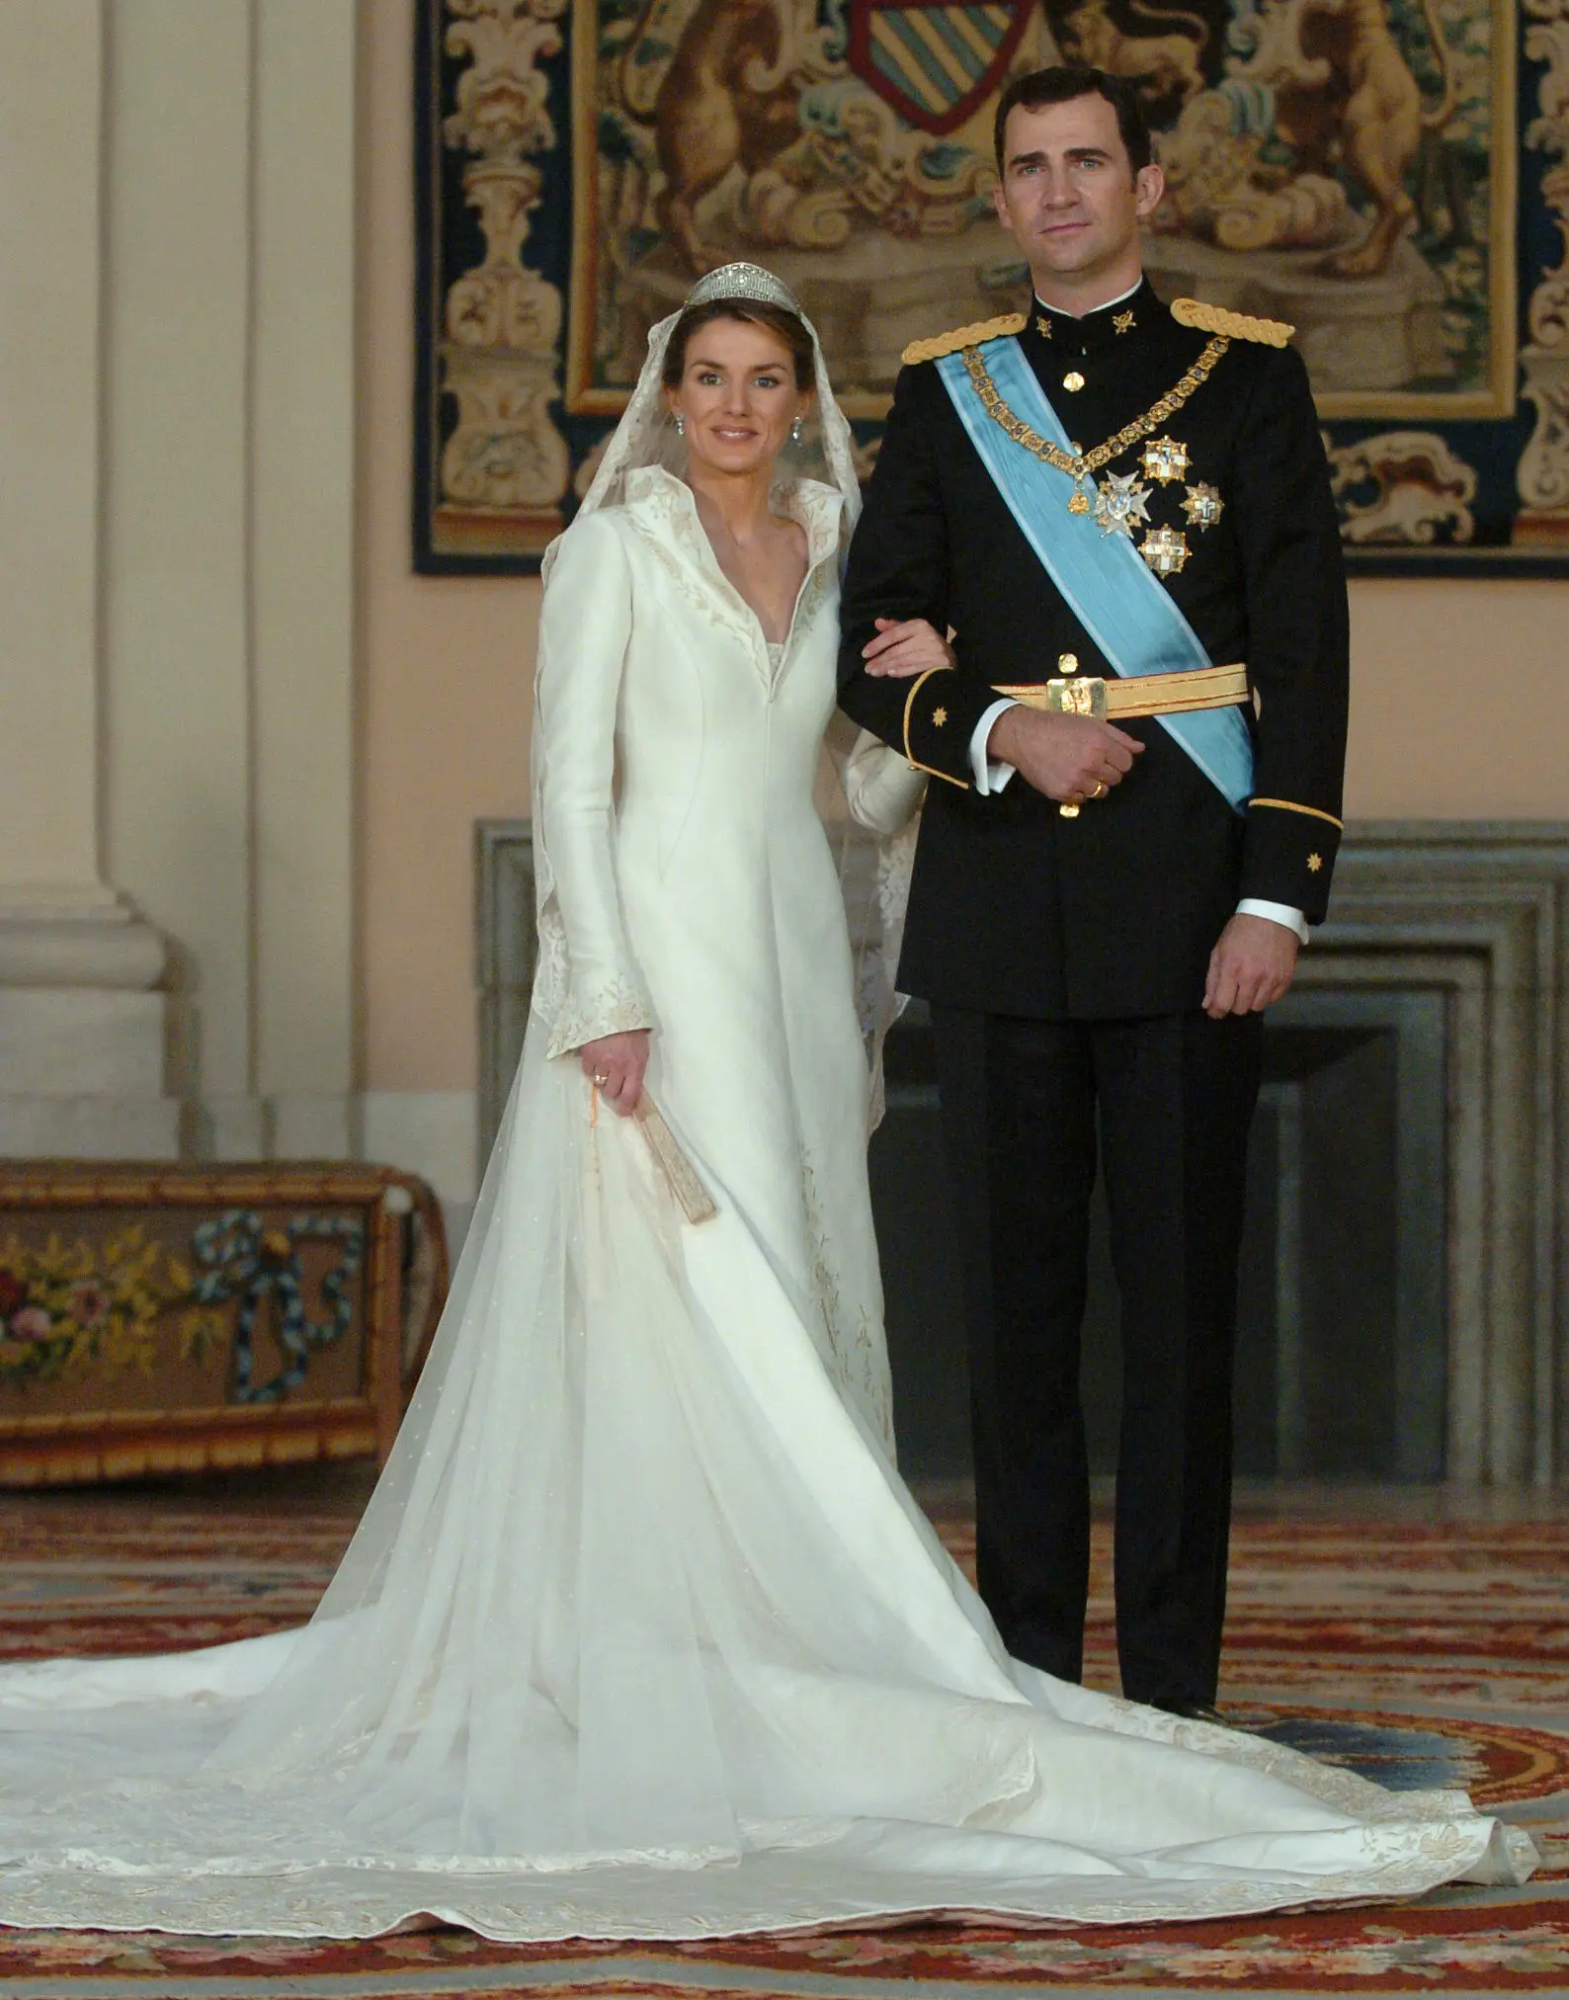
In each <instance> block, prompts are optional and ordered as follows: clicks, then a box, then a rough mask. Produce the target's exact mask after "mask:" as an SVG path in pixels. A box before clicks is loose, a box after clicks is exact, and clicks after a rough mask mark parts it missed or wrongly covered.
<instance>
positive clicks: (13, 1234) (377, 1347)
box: [0, 1161, 447, 1486]
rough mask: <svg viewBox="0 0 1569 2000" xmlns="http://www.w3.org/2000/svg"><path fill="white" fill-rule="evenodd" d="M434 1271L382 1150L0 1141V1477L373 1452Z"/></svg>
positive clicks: (422, 1347)
mask: <svg viewBox="0 0 1569 2000" xmlns="http://www.w3.org/2000/svg"><path fill="white" fill-rule="evenodd" d="M446 1286H447V1250H446V1238H445V1233H444V1231H443V1228H442V1220H441V1209H440V1206H439V1204H438V1203H437V1201H436V1198H435V1196H434V1194H433V1193H432V1191H431V1190H430V1188H429V1187H427V1186H426V1184H425V1183H424V1182H423V1181H420V1180H417V1179H416V1178H414V1176H412V1175H410V1174H404V1173H399V1172H397V1171H395V1170H394V1169H392V1168H388V1167H373V1166H362V1165H355V1164H348V1163H341V1164H340V1163H336V1162H322V1163H312V1162H307V1163H300V1164H277V1163H273V1162H268V1163H266V1164H264V1165H257V1166H213V1167H162V1166H154V1167H149V1166H147V1165H145V1164H141V1163H136V1164H124V1165H121V1164H99V1163H96V1162H92V1163H79V1162H74V1161H73V1162H64V1161H28V1162H26V1163H22V1162H5V1163H0V1485H8V1486H37V1485H56V1484H67V1483H71V1482H75V1481H86V1480H100V1479H116V1478H130V1477H135V1476H138V1475H141V1474H144V1473H160V1472H195V1471H201V1470H203V1469H206V1468H209V1467H230V1466H253V1465H265V1464H279V1463H284V1462H287V1461H290V1460H299V1459H312V1458H358V1457H370V1456H374V1457H376V1458H377V1459H378V1460H384V1459H385V1458H386V1455H387V1453H388V1451H389V1450H390V1449H391V1447H392V1440H393V1438H394V1437H395V1435H396V1434H397V1428H398V1423H399V1420H400V1418H401V1416H402V1413H403V1409H404V1406H405V1404H406V1402H407V1399H408V1394H409V1392H410V1390H411V1389H412V1387H413V1383H414V1380H415V1378H416V1377H417V1375H418V1373H419V1369H420V1367H421V1365H422V1364H423V1362H424V1358H425V1351H426V1348H427V1346H428V1344H429V1340H430V1336H431V1333H432V1332H433V1330H434V1326H435V1322H436V1319H437V1317H438V1315H439V1313H440V1309H441V1305H442V1301H443V1299H444V1298H445V1295H446Z"/></svg>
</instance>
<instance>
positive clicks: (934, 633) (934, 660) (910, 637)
mask: <svg viewBox="0 0 1569 2000" xmlns="http://www.w3.org/2000/svg"><path fill="white" fill-rule="evenodd" d="M861 658H862V659H863V660H864V661H865V662H866V671H867V672H868V673H869V674H875V675H877V676H879V677H883V676H887V677H888V678H891V679H896V680H907V679H909V678H910V677H911V676H913V675H915V674H929V673H930V672H931V671H932V669H933V668H934V667H951V666H952V665H953V648H952V646H950V645H949V644H948V641H947V640H946V639H945V638H944V637H943V636H942V634H941V633H940V632H939V631H938V630H937V628H936V626H935V625H930V624H928V623H927V621H926V620H925V619H924V618H879V619H878V620H877V637H876V638H875V639H869V640H868V641H867V642H866V644H865V645H864V646H863V647H862V648H861Z"/></svg>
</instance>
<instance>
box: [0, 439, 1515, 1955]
mask: <svg viewBox="0 0 1569 2000" xmlns="http://www.w3.org/2000/svg"><path fill="white" fill-rule="evenodd" d="M628 494H629V501H628V505H627V506H626V507H625V508H608V509H605V510H602V511H601V512H599V513H598V514H596V515H594V516H593V517H591V518H585V519H584V520H583V521H581V522H580V524H579V526H578V528H577V529H575V530H574V531H573V533H572V534H571V535H569V536H568V538H567V540H566V542H565V543H564V544H563V545H562V548H561V552H560V556H559V560H558V564H557V568H556V570H555V573H554V576H553V577H552V580H551V585H550V589H549V591H548V592H547V596H546V612H545V629H544V653H543V661H544V664H543V666H542V670H541V684H540V700H539V714H538V722H537V728H538V730H539V731H540V732H542V746H543V757H542V758H541V759H539V760H538V762H539V763H540V764H541V765H542V767H543V779H542V784H541V786H540V789H539V790H538V791H537V792H536V799H535V813H536V820H535V824H536V835H537V837H538V838H539V839H540V846H541V868H542V884H543V898H542V909H541V940H542V953H543V957H542V966H541V975H540V986H539V997H538V1004H537V1006H536V1011H535V1016H534V1018H533V1020H532V1022H531V1025H530V1028H529V1033H528V1042H527V1047H526V1049H525V1053H524V1056H523V1061H522V1065H521V1069H520V1072H519V1076H518V1080H517V1084H516V1087H515V1090H514V1093H513V1097H512V1102H511V1104H510V1106H509V1109H508V1114H507V1118H506V1121H505V1124H504V1128H503V1132H502V1136H501V1138H500V1141H499V1143H498V1145H497V1148H496V1153H495V1157H494V1159H493V1162H492V1165H491V1169H490V1172H489V1174H488V1176H487V1179H486V1183H485V1187H484V1191H483V1194H482V1197H481V1201H480V1205H479V1209H478V1211H477V1214H476V1217H475V1221H474V1225H473V1228H472V1231H471V1234H470V1238H469V1241H468V1244H467V1246H466V1248H465V1251H464V1254H463V1258H462V1260H461V1262H460V1266H459V1270H458V1273H457V1277H456V1281H455V1285H454V1290H453V1296H452V1300H451V1303H450V1305H449V1308H448V1311H447V1314H446V1317H445V1319H444V1322H443V1326H442V1331H441V1334H440V1336H439V1339H438V1343H437V1346H436V1349H435V1352H434V1353H433V1355H432V1358H431V1361H430V1364H429V1366H428V1368H427V1370H426V1374H425V1377H424V1380H423V1382H422V1384H421V1387H420V1390H419V1394H418V1396H417V1398H416V1401H415V1404H414V1407H413V1410H412V1412H411V1414H410V1416H409V1419H408V1421H407V1423H406V1424H405V1427H404V1429H403V1432H402V1434H401V1436H400V1437H399V1439H398V1443H397V1448H396V1451H395V1453H394V1456H393V1458H392V1461H391V1463H390V1465H389V1466H388V1468H387V1471H386V1473H385V1474H384V1476H383V1478H382V1480H381V1482H380V1484H379V1486H378V1488H377V1491H376V1494H375V1496H374V1498H373V1500H372V1501H371V1504H370V1507H369V1509H368V1511H367V1514H366V1517H365V1520H364V1522H363V1524H362V1526H361V1529H360V1531H359V1534H358V1536H357V1537H356V1539H355V1542H354V1544H353V1546H352V1547H351V1549H350V1551H349V1553H348V1556H347V1557H346V1559H345V1561H344V1564H343V1566H342V1569H341V1570H340V1572H339V1574H338V1576H337V1577H336V1579H335V1580H334V1582H333V1584H332V1585H331V1587H330V1589H329V1590H328V1592H327V1595H326V1597H325V1599H324V1601H323V1603H322V1605H321V1608H320V1610H319V1611H318V1613H317V1615H316V1617H315V1618H314V1619H313V1621H312V1622H311V1624H310V1625H308V1626H307V1627H305V1628H304V1629H302V1630H300V1631H298V1632H292V1633H287V1634H282V1635H278V1636H275V1637H271V1638H265V1639H261V1640H253V1641H247V1642H245V1643H243V1644H239V1645H234V1646H224V1647H217V1648H214V1649H212V1650H210V1651H206V1652H199V1653H189V1654H183V1655H176V1656H171V1657H166V1658H154V1659H143V1660H133V1661H96V1660H86V1661H59V1662H49V1663H45V1664H42V1665H37V1666H24V1667H15V1668H11V1669H8V1670H5V1671H4V1672H0V1778H3V1789H0V1921H3V1922H5V1923H9V1924H14V1925H53V1926H72V1927H75V1926H82V1927H108V1928H161V1929H168V1930H174V1931H186V1932H205V1933H221V1932H251V1933H266V1934H288V1935H309V1934H331V1935H336V1936H354V1935H368V1934H373V1933H376V1932H378V1931H382V1930H385V1929H387V1928H388V1927H390V1926H392V1925H394V1924H396V1923H397V1922H399V1920H400V1919H403V1918H406V1917H408V1916H410V1915H412V1914H414V1913H416V1912H433V1913H435V1914H437V1915H439V1916H441V1917H443V1918H447V1919H450V1920H452V1921H454V1922H457V1923H461V1924H465V1925H468V1926H470V1927H472V1928H473V1929H475V1930H477V1931H481V1932H483V1933H485V1934H487V1935H489V1936H491V1937H496V1938H513V1939H550V1938H565V1937H569V1936H579V1935H584V1936H591V1937H605V1938H610V1937H648V1938H654V1937H661V1938H677V1937H688V1938H690V1937H698V1936H705V1935H712V1934H716V1933H724V1932H734V1931H741V1930H754V1929H780V1928H785V1927H789V1926H797V1925H812V1924H820V1923H824V1922H830V1921H835V1922H843V1921H847V1920H854V1919H864V1918H871V1917H876V1916H886V1915H889V1914H891V1913H899V1912H913V1911H921V1910H935V1909H952V1908H966V1909H976V1910H985V1911H993V1912H999V1913H1007V1914H1017V1915H1020V1916H1030V1917H1037V1918H1057V1919H1067V1920H1079V1921H1085V1922H1126V1921H1131V1920H1143V1919H1161V1918H1182V1917H1201V1916H1213V1915H1216V1914H1219V1913H1225V1912H1244V1911H1254V1910H1263V1909H1268V1908H1274V1907H1279V1906H1282V1905H1289V1904H1298V1903H1303V1902H1309V1901H1319V1900H1328V1899H1334V1898H1367V1897H1385V1896H1409V1895H1413V1894H1415V1893H1417V1892H1419V1891H1422V1890H1425V1889H1428V1888H1430V1887H1432V1886H1433V1885H1434V1884H1436V1883H1439V1882H1443V1881H1447V1880H1452V1879H1455V1878H1461V1877H1465V1878H1469V1879H1473V1880H1497V1879H1515V1878H1518V1877H1520V1876H1522V1875H1523V1874H1524V1873H1525V1872H1528V1870H1529V1868H1530V1866H1531V1864H1532V1862H1533V1860H1534V1853H1533V1851H1532V1849H1531V1846H1530V1843H1529V1841H1528V1840H1527V1839H1526V1837H1525V1836H1524V1835H1523V1834H1520V1833H1516V1832H1512V1831H1510V1830H1507V1829H1505V1828H1502V1827H1501V1826H1500V1825H1499V1824H1498V1823H1496V1822H1495V1821H1492V1820H1490V1819H1487V1818H1485V1817H1481V1816H1478V1815H1477V1814H1475V1813H1474V1812H1473V1811H1472V1810H1471V1808H1470V1805H1469V1803H1468V1801H1467V1800H1466V1799H1465V1797H1464V1796H1463V1795H1461V1794H1447V1795H1437V1794H1423V1795H1414V1794H1411V1793H1405V1794H1386V1793H1384V1792H1382V1791H1379V1790H1377V1789H1376V1788H1374V1787H1372V1786H1370V1785H1367V1784H1365V1783H1363V1782H1362V1781H1360V1780H1359V1779H1357V1778H1355V1777H1352V1776H1350V1775H1348V1774H1346V1773H1345V1772H1342V1771H1338V1770H1331V1769H1327V1768H1325V1767H1322V1766H1320V1765H1317V1764H1314V1763H1310V1762H1308V1761H1307V1760H1305V1759H1303V1758H1301V1757H1298V1756H1295V1755H1293V1754H1292V1753H1289V1752H1286V1751H1283V1750H1280V1749H1277V1748H1274V1747H1272V1746H1269V1745H1266V1744H1264V1743H1261V1742H1259V1741H1256V1740H1254V1739H1251V1738H1248V1737H1245V1736H1241V1735H1236V1734H1233V1733H1231V1732H1229V1731H1222V1730H1216V1729H1211V1728H1207V1727H1205V1726H1203V1725H1201V1724H1195V1723H1184V1722H1179V1721H1175V1720H1172V1719H1170V1718H1168V1717H1164V1716H1161V1715H1157V1714H1155V1713H1154V1712H1152V1711H1149V1710H1145V1709H1142V1708H1137V1707H1134V1706H1132V1705H1130V1704H1127V1703H1123V1702H1118V1701H1114V1700H1111V1699H1108V1698H1106V1697H1104V1696H1100V1695H1096V1694H1091V1693H1087V1692H1085V1691H1084V1690H1083V1689H1081V1688H1078V1687H1071V1686H1067V1685H1064V1684H1062V1683H1060V1682H1056V1681H1053V1680H1050V1679H1048V1678H1047V1677H1046V1676H1044V1675H1042V1674H1040V1673H1038V1672H1036V1671H1035V1670H1033V1669H1031V1668H1027V1667H1022V1666H1019V1665H1016V1664H1014V1663H1012V1662H1010V1661H1009V1659H1008V1658H1007V1657H1006V1655H1005V1654H1004V1652H1003V1650H1002V1647H1001V1645H1000V1643H999V1641H998V1639H997V1636H996V1633H995V1632H994V1630H993V1628H992V1625H991V1623H990V1621H989V1619H988V1618H987V1616H986V1613H985V1611H984V1610H983V1608H982V1607H981V1605H980V1603H979V1601H978V1599H977V1598H976V1597H975V1595H974V1593H973V1592H972V1591H971V1590H970V1589H969V1587H968V1585H967V1584H966V1583H965V1582H964V1580H963V1578H962V1577H961V1576H960V1575H959V1573H958V1572H957V1570H956V1569H955V1568H954V1566H953V1564H952V1563H951V1562H950V1561H949V1560H948V1558H947V1557H946V1555H945V1554H944V1553H943V1551H942V1549H941V1547H940V1545H939V1543H938V1542H937V1539H936V1537H935V1536H934V1535H933V1533H932V1531H931V1529H930V1528H929V1527H928V1525H927V1524H926V1522H925V1521H924V1519H923V1518H922V1516H921V1515H920V1513H919V1512H918V1510H917V1509H916V1507H915V1506H914V1504H913V1502H912V1501H911V1499H910V1497H909V1495H908V1494H907V1492H906V1491H905V1489H904V1487H903V1486H902V1484H901V1483H900V1481H899V1479H898V1476H897V1474H896V1473H895V1471H894V1468H893V1463H892V1455H891V1443H890V1434H889V1393H888V1373H887V1363H886V1356H885V1351H884V1345H883V1335H882V1324H881V1296H880V1289H879V1280H878V1274H877V1267H876V1258H875V1252H874V1246H873V1239H872V1230H871V1220H870V1214H869V1209H868V1199H867V1188H866V1178H865V1131H866V1094H867V1079H866V1068H865V1062H864V1058H863V1054H862V1044H861V1037H860V1031H859V1026H858V1023H857V1021H856V1018H855V1014H854V1010H853V1007H852V1003H851V984H852V976H851V964H850V953H849V947H848V944H847V940H846V934H845V927H844V919H843V915H842V909H841V904H840V900H839V891H838V884H837V881H836V876H835V870H834V866H833V862H832V859H831V856H830V852H829V847H828V843H827V840H826V838H825V836H824V833H823V830H822V827H821V825H820V824H819V822H818V820H817V819H816V817H815V815H814V812H813V807H812V797H811V794H812V782H813V772H814V768H815V764H816V760H817V755H818V747H819V744H820V742H821V739H822V736H823V731H824V727H825V725H826V724H827V722H828V719H829V716H830V713H831V711H832V707H833V698H834V658H835V651H836V638H837V633H836V615H835V613H836V575H837V570H836V557H837V551H838V546H839V532H838V510H839V507H840V498H839V495H838V494H837V493H836V492H834V491H832V490H831V489H829V488H827V487H824V486H814V485H811V484H808V483H803V484H801V485H799V486H798V487H797V488H796V489H795V493H794V499H793V503H792V504H793V505H794V507H795V510H796V512H797V514H798V518H800V519H801V520H802V522H803V524H804V525H805V526H806V528H807V530H808V534H809V537H810V545H811V561H812V567H811V570H810V573H809V576H808V578H807V581H806V584H805V586H804V588H803V590H802V592H801V596H800V600H799V603H798V605H797V609H796V615H795V622H794V625H793V628H792V631H791V636H790V639H789V642H788V644H787V645H786V646H785V647H784V648H783V649H782V650H781V649H775V650H774V651H772V652H771V651H770V649H769V648H768V647H767V646H766V645H765V643H764V641H763V637H762V634H761V632H760V630H759V628H758V626H757V623H756V621H755V619H754V618H753V617H752V615H751V613H750V612H749V611H748V610H747V608H746V607H745V605H744V604H743V603H742V601H741V600H740V598H739V597H738V596H737V595H736V593H735V592H734V591H733V590H732V589H731V588H730V586H729V585H728V584H727V583H726V582H725V580H724V579H723V577H722V576H721V574H720V572H719V570H718V568H717V565H716V564H715V562H714V560H713V557H712V555H711V553H710V551H709V549H708V545H707V542H706V539H705V538H704V536H703V533H702V530H701V527H700V525H699V523H698V520H697V516H696V512H695V508H694V506H693V502H692V498H691V495H690V493H689V492H688V490H687V489H686V488H685V486H683V485H682V484H681V483H680V482H679V481H677V480H676V479H674V478H673V477H671V476H670V475H669V474H668V473H665V472H663V471H660V470H658V469H656V468H647V469H645V470H643V471H641V472H638V473H634V474H633V475H631V478H630V480H629V485H628ZM645 1024H647V1025H651V1026H652V1027H653V1029H654V1035H653V1043H652V1047H653V1054H652V1061H651V1065H650V1069H649V1077H648V1081H649V1087H650V1090H651V1093H652V1096H653V1098H654V1100H655V1101H656V1102H657V1104H658V1105H659V1107H660V1108H661V1110H662V1111H663V1113H664V1114H665V1116H666V1118H667V1119H668V1121H669V1123H670V1125H671V1127H672V1128H673V1130H674V1131H675V1133H676V1135H677V1137H678V1138H679V1140H680V1142H681V1144H682V1146H683V1148H684V1149H685V1151H686V1152H687V1154H688V1156H689V1158H690V1159H691V1161H692V1162H693V1163H694V1165H695V1166H696V1168H697V1170H698V1172H699V1173H700V1174H701V1176H702V1179H703V1181H704V1182H705V1184H706V1186H707V1188H708V1190H709V1191H710V1193H711V1194H712V1196H713V1197H714V1199H715V1201H716V1203H717V1205H718V1213H717V1215H716V1216H715V1217H714V1218H713V1219H712V1220H710V1221H707V1222H704V1223H702V1224H699V1225H697V1226H692V1225H689V1224H687V1223H685V1222H684V1221H683V1220H682V1219H681V1217H680V1215H679V1212H678V1211H677V1209H676V1208H675V1206H674V1204H673V1202H672V1200H671V1198H670V1196H669V1194H668V1192H667V1191H666V1188H665V1184H664V1182H663V1181H662V1180H661V1179H660V1178H659V1176H658V1175H657V1174H656V1172H655V1171H654V1170H653V1167H652V1164H651V1157H650V1154H649V1152H648V1150H647V1147H646V1146H645V1143H644V1138H643V1134H642V1131H641V1129H640V1128H639V1127H638V1126H636V1125H634V1124H631V1123H627V1122H623V1121H621V1120H619V1119H618V1118H616V1117H614V1116H612V1115H610V1114H609V1113H607V1112H604V1111H603V1110H601V1111H600V1113H599V1115H598V1117H597V1119H596V1118H595V1116H594V1107H593V1102H592V1097H591V1093H590V1091H589V1089H588V1086H587V1084H586V1083H585V1080H584V1078H583V1075H582V1073H581V1070H580V1068H579V1065H578V1062H577V1060H576V1058H575V1057H574V1056H573V1055H572V1054H570V1053H569V1051H570V1050H571V1049H572V1048H573V1047H574V1046H575V1045H576V1044H578V1043H580V1042H581V1041H583V1040H584V1039H586V1038H591V1037H593V1036H595V1035H599V1034H603V1033H606V1032H609V1031H611V1030H613V1029H617V1028H623V1027H630V1026H638V1025H645ZM564 1052H567V1053H564Z"/></svg>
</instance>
